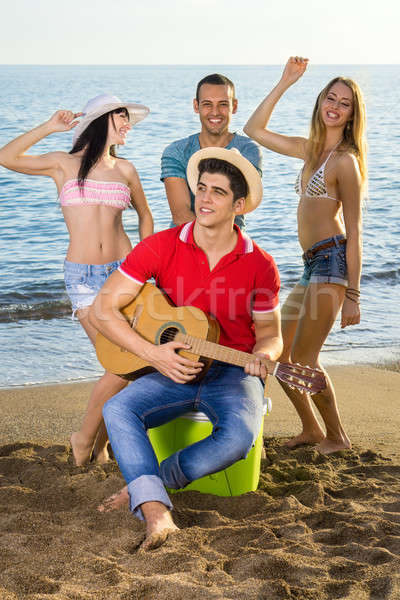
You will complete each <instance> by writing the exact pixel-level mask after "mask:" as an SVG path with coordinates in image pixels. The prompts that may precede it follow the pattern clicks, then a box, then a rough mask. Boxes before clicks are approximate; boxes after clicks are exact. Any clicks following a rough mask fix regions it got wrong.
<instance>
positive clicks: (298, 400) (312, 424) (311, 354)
mask: <svg viewBox="0 0 400 600" xmlns="http://www.w3.org/2000/svg"><path fill="white" fill-rule="evenodd" d="M344 290H345V288H344V287H343V286H340V285H335V284H325V283H323V284H322V283H311V284H310V285H309V286H308V287H307V288H304V287H303V286H299V285H297V286H296V287H295V288H294V289H293V290H292V292H291V293H290V294H289V296H288V298H287V300H286V302H285V304H284V306H283V309H282V334H283V341H284V350H283V352H282V356H281V359H280V360H282V361H288V360H291V361H292V362H299V363H301V364H304V365H309V366H311V367H319V368H321V365H320V364H319V352H320V350H321V348H322V346H323V344H324V342H325V340H326V337H327V336H328V334H329V332H330V330H331V328H332V326H333V323H334V321H335V319H336V316H337V314H338V312H339V310H340V307H341V305H342V302H343V297H344ZM325 375H326V377H327V383H328V387H327V389H326V390H324V391H323V392H320V393H318V394H313V395H312V396H311V397H312V399H313V401H314V404H315V406H316V407H317V409H318V411H319V413H320V415H321V417H322V419H323V421H324V424H325V427H326V434H325V433H324V431H323V430H322V428H321V426H320V425H319V423H318V421H317V418H316V416H315V412H314V409H313V406H312V403H311V401H310V396H309V394H305V393H302V392H299V391H297V390H292V389H290V388H289V387H288V386H287V385H285V384H281V385H282V387H283V388H284V390H285V392H286V394H287V395H288V397H289V398H290V400H291V401H292V403H293V405H294V407H295V409H296V411H297V413H298V415H299V417H300V420H301V422H302V432H301V433H300V434H299V435H297V436H296V437H294V438H292V439H291V440H289V442H288V443H287V445H288V447H290V448H294V447H296V446H298V445H299V444H315V443H317V444H318V446H317V448H318V449H319V451H320V452H321V453H323V454H330V453H331V452H336V451H338V450H343V449H345V448H350V447H351V443H350V440H349V438H348V437H347V435H346V433H345V431H344V429H343V426H342V423H341V421H340V417H339V412H338V408H337V404H336V397H335V392H334V389H333V386H332V383H331V381H330V379H329V377H328V376H327V374H326V373H325Z"/></svg>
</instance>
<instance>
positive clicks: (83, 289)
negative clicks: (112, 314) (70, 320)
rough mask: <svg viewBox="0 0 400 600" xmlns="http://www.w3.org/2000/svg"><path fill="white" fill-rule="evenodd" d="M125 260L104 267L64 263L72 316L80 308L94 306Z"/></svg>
mask: <svg viewBox="0 0 400 600" xmlns="http://www.w3.org/2000/svg"><path fill="white" fill-rule="evenodd" d="M122 262H123V260H116V261H114V262H111V263H106V264H104V265H84V264H81V263H74V262H69V261H68V260H66V261H64V282H65V289H66V290H67V294H68V296H69V299H70V300H71V305H72V310H73V313H72V316H74V315H75V312H76V311H77V310H79V309H80V308H85V307H86V306H90V305H91V304H93V301H94V299H95V298H96V296H97V294H98V292H99V290H100V288H102V287H103V284H104V282H105V281H106V279H107V277H109V276H110V275H111V273H112V272H113V271H115V269H117V268H118V267H119V265H120V264H121V263H122Z"/></svg>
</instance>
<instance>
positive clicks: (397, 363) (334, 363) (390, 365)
mask: <svg viewBox="0 0 400 600" xmlns="http://www.w3.org/2000/svg"><path fill="white" fill-rule="evenodd" d="M386 350H387V349H386ZM391 350H394V352H393V354H394V355H395V356H396V354H397V352H398V353H399V358H397V357H395V358H394V357H393V356H392V357H390V358H382V359H381V360H378V359H376V358H375V359H374V360H371V361H363V360H358V361H355V362H352V363H351V364H350V363H349V362H348V361H343V362H342V360H343V359H339V360H335V359H334V357H335V352H338V354H339V353H340V355H341V356H342V355H343V354H344V353H350V352H354V350H351V349H349V350H337V351H326V354H325V355H322V359H323V360H322V362H323V366H324V368H326V370H327V371H329V369H331V368H332V367H334V368H336V367H337V368H342V367H344V368H346V367H372V368H376V369H383V370H387V371H395V372H399V371H400V348H398V347H397V346H393V347H391ZM328 352H329V354H330V355H331V356H330V359H331V360H329V358H328V361H325V360H324V359H326V358H327V353H328ZM101 375H102V373H99V374H98V375H93V376H92V375H91V376H88V377H81V378H78V379H67V380H63V381H40V382H27V383H16V384H15V385H4V386H2V385H0V394H1V393H2V392H3V391H7V390H23V389H27V388H38V387H48V386H57V385H79V384H82V385H84V384H89V383H94V382H96V381H97V380H98V379H99V377H101Z"/></svg>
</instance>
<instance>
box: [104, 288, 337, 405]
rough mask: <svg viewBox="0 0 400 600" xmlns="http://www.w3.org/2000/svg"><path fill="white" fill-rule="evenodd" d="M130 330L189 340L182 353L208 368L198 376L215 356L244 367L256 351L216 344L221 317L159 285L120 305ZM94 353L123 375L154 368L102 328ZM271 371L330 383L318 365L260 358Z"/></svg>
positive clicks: (310, 388)
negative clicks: (175, 300) (180, 302)
mask: <svg viewBox="0 0 400 600" xmlns="http://www.w3.org/2000/svg"><path fill="white" fill-rule="evenodd" d="M121 312H122V314H123V316H124V317H125V319H126V320H127V321H128V323H129V325H130V326H131V327H132V329H134V330H135V332H136V333H138V334H139V335H140V336H142V337H143V338H144V339H146V340H147V341H148V342H151V343H152V344H156V345H159V344H165V343H166V342H171V341H177V342H182V343H184V344H188V345H190V350H179V354H181V355H182V356H185V357H187V358H188V359H190V360H193V361H195V362H197V361H199V362H202V363H204V367H203V369H202V371H201V373H200V375H198V376H197V377H196V379H195V380H192V383H193V382H194V381H198V380H199V379H201V377H204V375H205V374H206V372H207V370H208V369H209V367H210V366H211V363H212V361H213V360H219V361H222V362H225V363H228V364H231V365H237V366H240V367H244V366H245V365H246V364H247V363H248V362H250V361H252V360H254V354H249V353H247V352H241V351H240V350H235V349H234V348H229V347H227V346H221V345H220V344H218V343H217V342H218V339H219V325H218V322H217V321H216V320H215V319H213V318H212V317H210V316H209V315H207V314H206V313H204V312H203V311H202V310H201V309H199V308H196V307H195V306H174V305H173V304H172V302H171V301H170V299H169V298H168V297H167V296H166V295H165V294H164V293H163V292H162V291H161V290H160V289H158V288H157V287H156V286H154V285H152V284H151V283H146V284H145V285H144V286H143V288H142V289H141V291H140V293H139V294H138V295H137V296H136V298H135V299H134V300H133V301H132V302H131V303H130V304H128V305H127V306H125V307H124V308H123V309H122V310H121ZM96 353H97V357H98V359H99V361H100V363H101V364H102V365H103V367H104V368H105V369H106V370H107V371H110V372H111V373H115V374H116V375H120V376H121V377H125V378H126V379H130V380H133V379H137V378H138V377H141V376H142V375H145V374H146V373H150V372H154V371H155V370H156V369H154V367H152V366H151V365H150V364H149V363H148V362H146V361H145V360H143V359H142V358H140V357H139V356H136V355H135V354H132V353H131V352H128V351H127V350H125V349H124V348H121V347H120V346H118V345H117V344H114V343H113V342H111V341H110V340H109V339H107V338H106V337H105V336H104V335H102V334H101V333H98V334H97V338H96ZM261 362H262V363H263V364H264V365H265V367H266V370H267V372H268V373H269V374H270V375H274V376H275V377H277V378H278V379H279V380H280V381H282V382H284V383H287V384H288V385H290V386H291V387H293V388H297V389H300V390H302V391H306V392H310V393H313V394H315V393H317V392H320V391H321V390H323V389H325V388H326V381H325V376H324V374H323V372H322V371H320V370H319V369H312V368H310V367H305V366H302V365H298V364H291V363H280V362H276V361H272V360H268V359H264V358H262V359H261Z"/></svg>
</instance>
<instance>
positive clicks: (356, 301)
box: [345, 294, 360, 304]
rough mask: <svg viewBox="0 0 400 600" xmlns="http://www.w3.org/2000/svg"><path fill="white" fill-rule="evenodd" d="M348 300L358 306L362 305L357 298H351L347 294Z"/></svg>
mask: <svg viewBox="0 0 400 600" xmlns="http://www.w3.org/2000/svg"><path fill="white" fill-rule="evenodd" d="M345 296H346V298H347V300H351V301H352V302H355V303H356V304H360V301H359V300H358V299H356V298H352V297H351V296H348V295H347V294H345Z"/></svg>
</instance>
